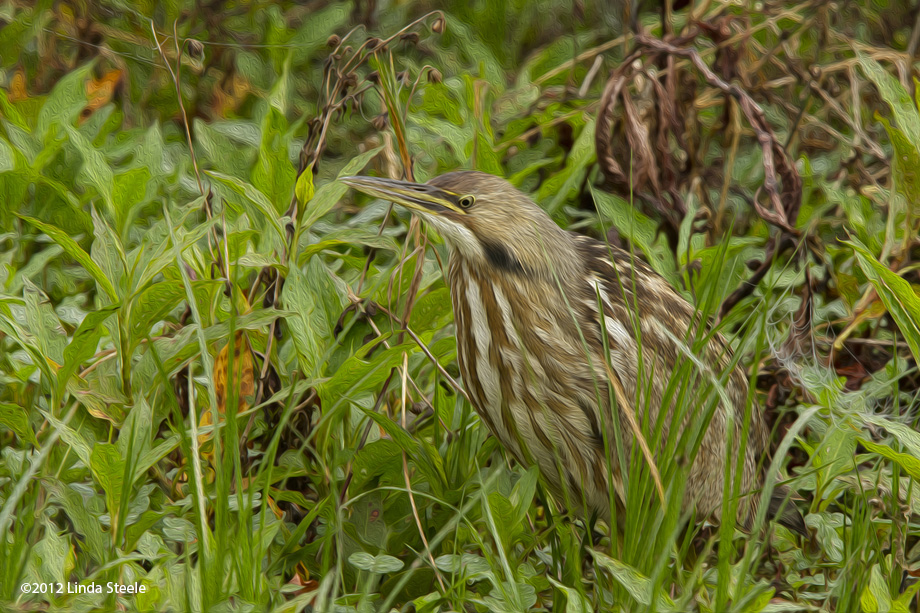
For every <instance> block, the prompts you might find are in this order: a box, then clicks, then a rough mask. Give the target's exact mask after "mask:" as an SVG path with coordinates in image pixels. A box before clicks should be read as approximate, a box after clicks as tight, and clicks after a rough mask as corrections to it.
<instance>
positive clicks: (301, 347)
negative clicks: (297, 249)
mask: <svg viewBox="0 0 920 613" xmlns="http://www.w3.org/2000/svg"><path fill="white" fill-rule="evenodd" d="M281 303H282V304H283V305H284V308H285V309H287V310H289V311H291V314H290V315H288V317H287V322H288V325H289V326H290V327H291V335H292V337H293V339H294V346H295V347H296V348H297V353H298V355H299V357H300V364H301V366H302V368H303V371H304V373H305V374H306V375H308V376H314V375H317V374H319V373H321V372H322V367H323V362H322V360H323V359H324V354H325V352H326V349H327V348H328V346H329V343H330V342H331V341H332V340H333V338H332V328H333V326H334V325H335V321H336V320H337V319H338V316H339V313H340V312H341V304H342V303H341V298H340V296H339V293H338V290H337V288H336V287H335V285H334V284H333V282H332V279H331V278H330V273H329V271H328V270H327V269H326V266H325V265H324V264H323V263H322V262H321V261H320V259H319V258H310V261H309V262H308V263H307V269H306V272H301V271H300V269H299V268H298V267H296V266H292V267H291V269H290V270H289V271H288V276H287V278H286V279H285V281H284V289H283V290H282V291H281Z"/></svg>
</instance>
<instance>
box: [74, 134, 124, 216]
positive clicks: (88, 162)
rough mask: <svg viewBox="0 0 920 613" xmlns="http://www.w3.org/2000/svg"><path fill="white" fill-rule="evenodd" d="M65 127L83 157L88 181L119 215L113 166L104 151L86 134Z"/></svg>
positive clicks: (111, 209) (112, 213) (84, 171)
mask: <svg viewBox="0 0 920 613" xmlns="http://www.w3.org/2000/svg"><path fill="white" fill-rule="evenodd" d="M64 128H65V129H66V130H67V134H68V135H69V136H70V142H71V143H73V145H74V146H75V147H76V148H77V151H79V152H80V155H81V156H82V157H83V173H82V174H83V176H84V177H85V178H86V181H87V183H89V184H90V185H92V186H93V187H95V188H96V191H97V192H99V195H100V196H102V200H103V202H105V206H106V208H107V209H108V210H109V213H110V214H111V215H112V216H114V217H117V211H116V209H115V201H114V199H113V197H112V183H113V177H112V168H111V167H110V166H109V163H108V162H107V161H106V160H105V157H104V156H103V155H102V153H100V152H99V150H98V149H96V147H94V146H93V144H92V143H91V142H90V141H89V140H88V139H87V138H86V137H85V136H83V135H82V134H80V132H79V131H77V130H76V129H75V128H73V127H71V126H69V125H67V126H64Z"/></svg>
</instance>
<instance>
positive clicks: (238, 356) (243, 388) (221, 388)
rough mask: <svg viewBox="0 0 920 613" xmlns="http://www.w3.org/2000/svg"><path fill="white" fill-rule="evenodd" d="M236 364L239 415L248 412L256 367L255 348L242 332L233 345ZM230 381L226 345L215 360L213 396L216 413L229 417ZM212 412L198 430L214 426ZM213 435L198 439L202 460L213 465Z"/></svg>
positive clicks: (211, 432)
mask: <svg viewBox="0 0 920 613" xmlns="http://www.w3.org/2000/svg"><path fill="white" fill-rule="evenodd" d="M233 353H234V357H233V364H234V371H235V375H234V377H233V384H234V385H235V386H236V390H237V391H236V398H237V413H242V412H244V411H246V410H248V409H249V407H250V406H251V405H250V402H251V401H252V398H253V396H254V395H255V363H254V362H253V359H252V347H250V345H249V339H248V338H247V337H246V335H245V334H244V333H243V332H237V333H236V341H235V342H234V344H233ZM229 378H230V344H229V343H227V344H226V345H224V347H223V348H222V349H221V350H220V353H219V354H218V355H217V359H216V360H214V394H215V396H216V397H217V412H218V413H219V414H220V415H221V416H223V415H226V414H227V401H228V399H229V398H230V393H229V390H228V387H227V383H228V380H229ZM211 414H212V412H211V411H210V410H205V411H202V413H201V419H200V420H199V422H198V428H199V429H202V428H204V427H206V426H212V425H214V424H213V421H212V419H211ZM212 434H213V431H210V432H205V433H202V434H199V435H198V446H199V448H200V449H201V456H202V457H203V458H204V459H206V460H207V461H208V462H209V463H210V464H212V465H213V464H214V445H213V443H211V442H210V439H211V435H212Z"/></svg>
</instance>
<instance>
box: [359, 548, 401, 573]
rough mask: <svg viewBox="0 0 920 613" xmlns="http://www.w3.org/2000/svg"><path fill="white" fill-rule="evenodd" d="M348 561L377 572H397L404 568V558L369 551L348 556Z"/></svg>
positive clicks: (363, 568)
mask: <svg viewBox="0 0 920 613" xmlns="http://www.w3.org/2000/svg"><path fill="white" fill-rule="evenodd" d="M348 563H349V564H351V565H352V566H354V567H355V568H357V569H360V570H366V571H370V572H372V573H376V574H383V573H396V572H399V571H401V570H402V568H403V566H405V565H404V564H403V563H402V560H400V559H399V558H394V557H393V556H389V555H386V554H381V555H379V556H372V555H371V554H369V553H365V552H363V551H359V552H356V553H353V554H351V555H350V556H348Z"/></svg>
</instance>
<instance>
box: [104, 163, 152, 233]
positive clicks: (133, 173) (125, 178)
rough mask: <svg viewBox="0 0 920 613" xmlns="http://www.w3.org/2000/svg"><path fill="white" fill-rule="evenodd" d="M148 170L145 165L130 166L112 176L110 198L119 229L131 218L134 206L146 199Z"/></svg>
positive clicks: (148, 178) (148, 179) (148, 181)
mask: <svg viewBox="0 0 920 613" xmlns="http://www.w3.org/2000/svg"><path fill="white" fill-rule="evenodd" d="M148 183H150V171H149V170H148V169H147V168H146V167H145V166H141V167H139V168H131V169H130V170H126V171H125V172H120V173H118V174H117V175H115V176H114V177H113V183H112V200H113V201H114V203H115V210H116V219H118V227H119V230H122V229H123V224H124V223H125V221H126V220H129V219H131V218H132V214H133V213H135V210H134V209H135V207H137V205H139V204H142V203H143V202H145V201H146V197H147V184H148Z"/></svg>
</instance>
